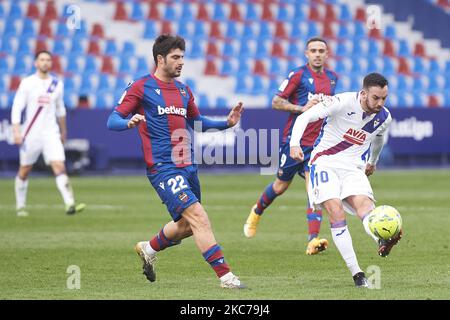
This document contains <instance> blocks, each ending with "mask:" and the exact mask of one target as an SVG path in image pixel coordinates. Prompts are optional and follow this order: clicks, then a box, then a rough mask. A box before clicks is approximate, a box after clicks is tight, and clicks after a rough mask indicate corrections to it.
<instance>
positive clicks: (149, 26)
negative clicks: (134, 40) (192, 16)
mask: <svg viewBox="0 0 450 320" xmlns="http://www.w3.org/2000/svg"><path fill="white" fill-rule="evenodd" d="M180 25H184V23H180ZM155 35H156V30H155V23H154V22H153V21H152V20H146V21H145V29H144V36H143V37H144V39H154V38H155ZM180 35H181V34H180Z"/></svg>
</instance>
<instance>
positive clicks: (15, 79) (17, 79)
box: [9, 76, 20, 91]
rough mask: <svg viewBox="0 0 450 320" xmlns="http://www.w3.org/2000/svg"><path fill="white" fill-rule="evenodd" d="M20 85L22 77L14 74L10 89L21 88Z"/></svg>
mask: <svg viewBox="0 0 450 320" xmlns="http://www.w3.org/2000/svg"><path fill="white" fill-rule="evenodd" d="M19 85H20V77H19V76H12V77H11V80H10V82H9V91H16V90H17V88H19Z"/></svg>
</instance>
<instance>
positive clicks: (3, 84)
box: [0, 75, 7, 93]
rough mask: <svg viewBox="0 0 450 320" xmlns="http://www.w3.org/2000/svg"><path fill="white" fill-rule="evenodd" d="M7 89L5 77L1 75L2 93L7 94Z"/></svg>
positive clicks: (0, 89) (0, 88) (0, 85)
mask: <svg viewBox="0 0 450 320" xmlns="http://www.w3.org/2000/svg"><path fill="white" fill-rule="evenodd" d="M6 90H7V87H6V84H5V80H4V79H3V75H0V93H3V92H6Z"/></svg>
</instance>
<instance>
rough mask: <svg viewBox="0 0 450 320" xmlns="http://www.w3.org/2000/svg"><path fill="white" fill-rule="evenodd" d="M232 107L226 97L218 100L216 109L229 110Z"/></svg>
mask: <svg viewBox="0 0 450 320" xmlns="http://www.w3.org/2000/svg"><path fill="white" fill-rule="evenodd" d="M229 107H230V106H229V105H228V101H227V99H226V98H225V97H217V99H216V108H221V109H228V108H229Z"/></svg>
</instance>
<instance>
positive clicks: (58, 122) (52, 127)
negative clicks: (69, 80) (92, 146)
mask: <svg viewBox="0 0 450 320" xmlns="http://www.w3.org/2000/svg"><path fill="white" fill-rule="evenodd" d="M34 63H35V67H36V73H35V74H33V75H31V76H29V77H26V78H25V79H23V80H22V82H21V83H20V86H19V88H18V90H17V93H16V96H15V97H14V103H13V106H12V110H11V123H12V126H13V135H14V143H15V144H17V145H18V146H20V167H19V171H18V173H17V176H16V181H15V192H16V210H17V215H18V216H27V215H28V212H27V211H26V197H27V189H28V175H29V174H30V172H31V169H32V168H33V164H34V163H35V162H36V161H37V159H38V158H39V155H40V154H41V153H42V154H43V155H44V160H45V163H46V164H47V165H50V166H51V167H52V170H53V173H54V174H55V177H56V185H57V187H58V190H59V192H60V193H61V195H62V198H63V200H64V204H65V206H66V213H67V214H74V213H76V212H79V211H82V210H83V209H84V207H85V204H83V203H80V204H78V205H77V204H75V200H74V195H73V191H72V187H71V185H70V181H69V178H68V177H67V174H66V168H65V165H64V161H65V154H64V146H63V143H64V142H65V140H66V134H67V130H66V109H65V107H64V100H63V97H64V93H63V91H64V88H63V82H62V81H61V80H59V79H57V78H56V77H55V76H53V75H51V74H50V69H51V67H52V56H51V54H50V52H48V51H40V52H38V53H37V54H36V56H35V62H34ZM25 108H26V109H25ZM24 109H25V120H24V123H23V125H22V126H21V114H22V111H23V110H24Z"/></svg>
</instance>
